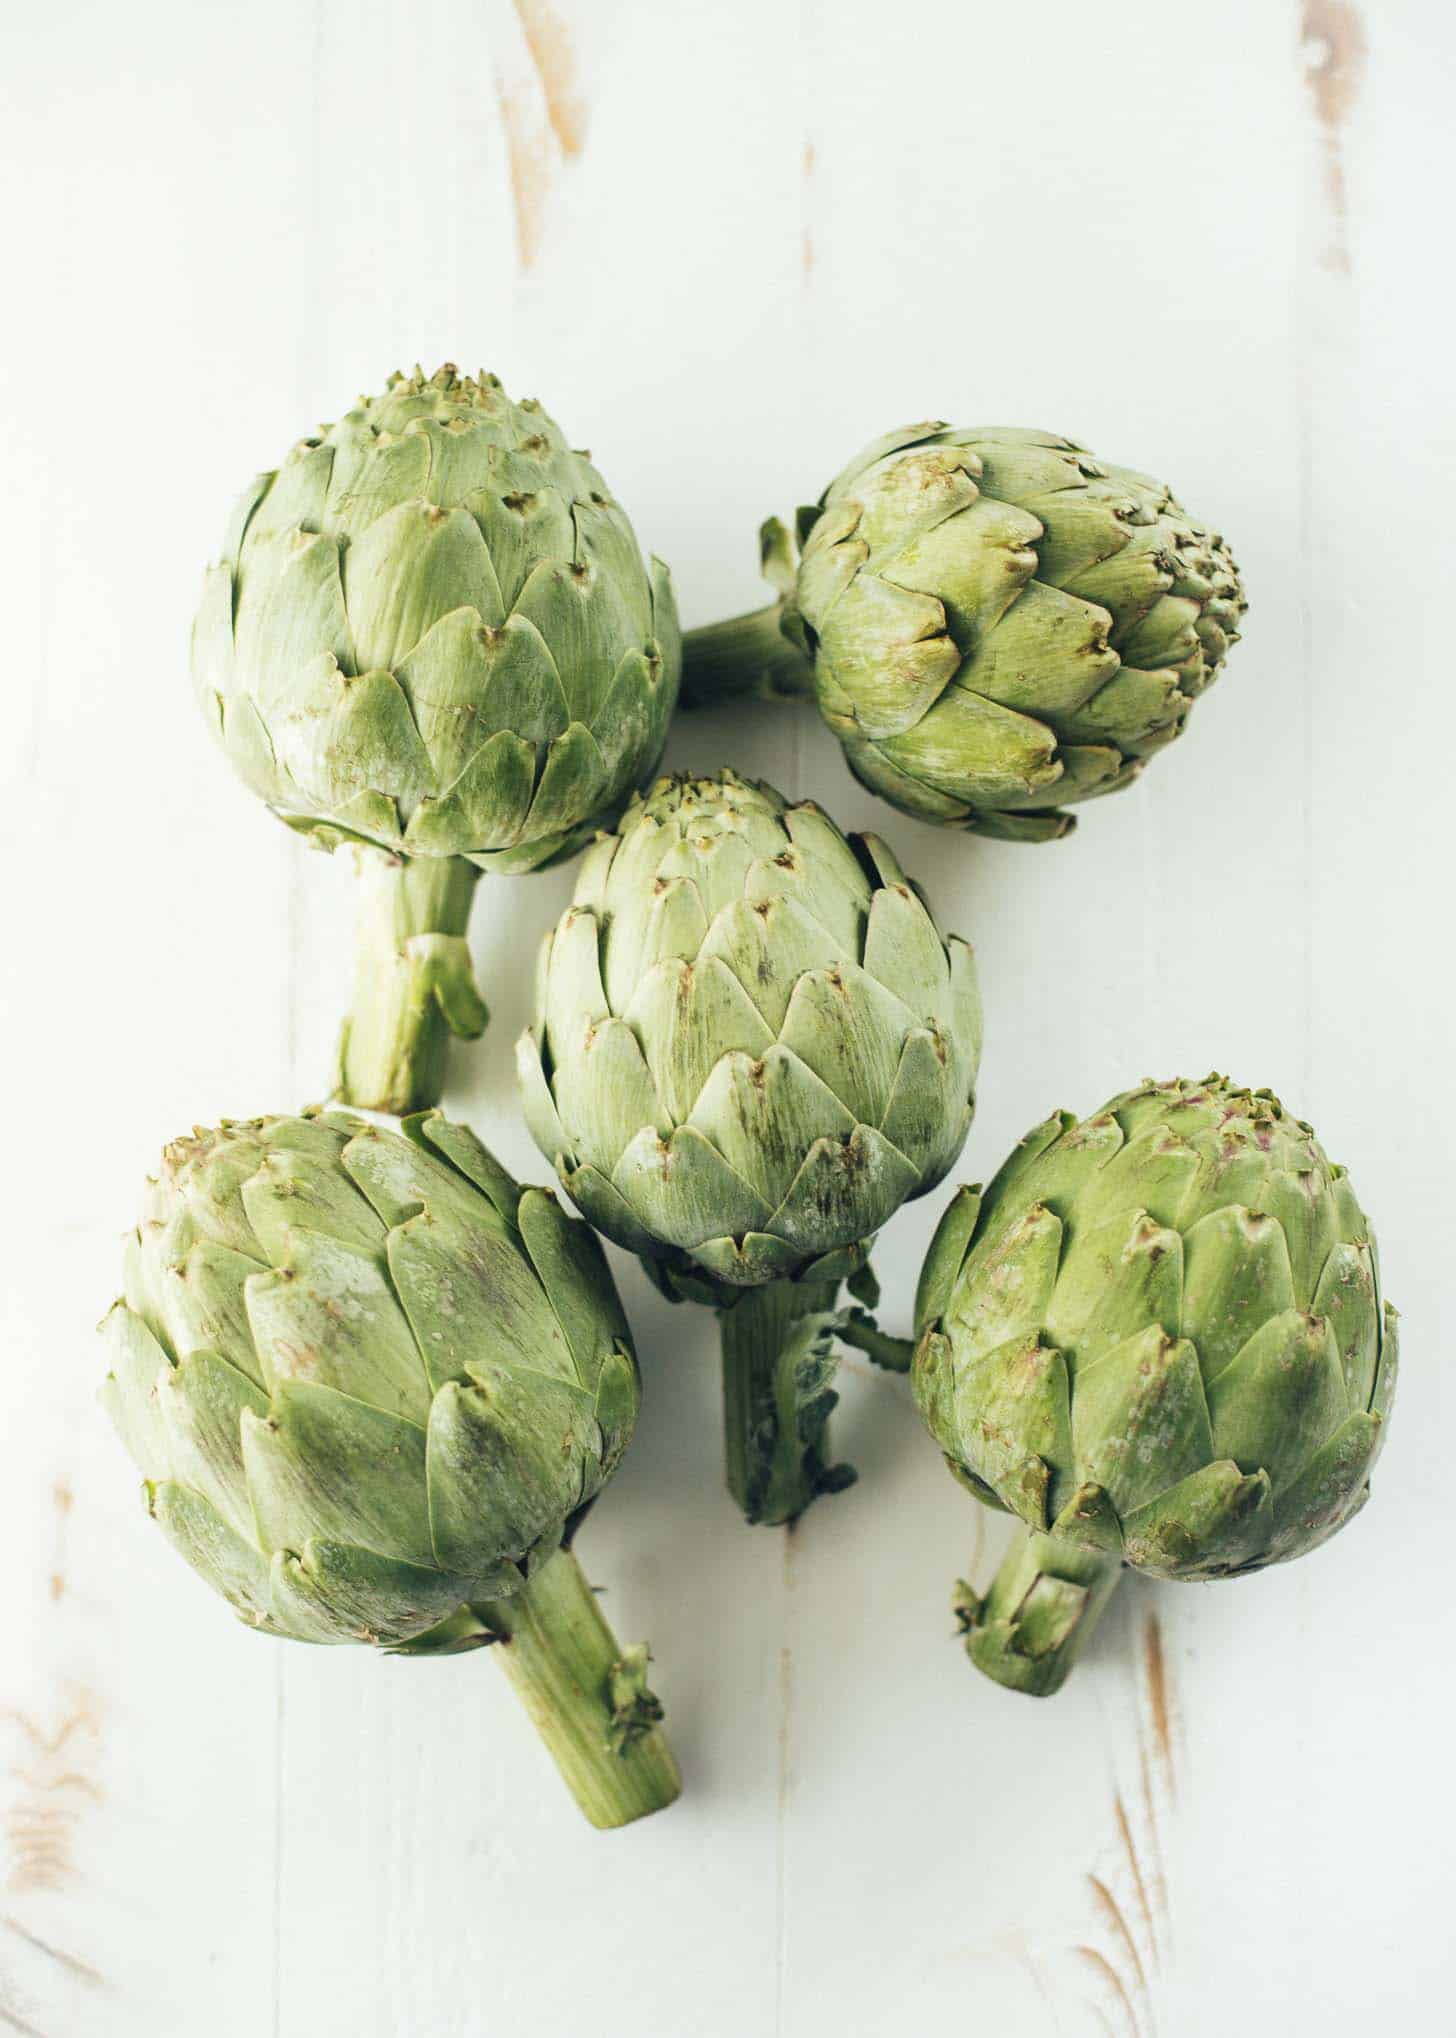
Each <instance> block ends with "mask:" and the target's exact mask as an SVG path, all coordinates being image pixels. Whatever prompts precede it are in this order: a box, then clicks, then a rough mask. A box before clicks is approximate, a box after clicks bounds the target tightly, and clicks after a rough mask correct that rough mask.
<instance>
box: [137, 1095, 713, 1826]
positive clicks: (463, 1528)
mask: <svg viewBox="0 0 1456 2038" xmlns="http://www.w3.org/2000/svg"><path fill="white" fill-rule="evenodd" d="M102 1328H103V1331H104V1333H105V1335H106V1338H107V1341H108V1344H109V1346H110V1350H111V1355H112V1362H113V1371H112V1373H111V1374H110V1376H109V1378H108V1380H107V1382H106V1384H105V1387H104V1388H103V1390H102V1398H103V1402H104V1404H105V1406H106V1407H107V1410H108V1412H109V1413H110V1415H111V1418H112V1421H113V1422H114V1424H115V1426H116V1428H117V1431H118V1432H119V1434H120V1436H121V1440H122V1442H123V1443H124V1444H125V1445H126V1448H127V1450H128V1451H129V1452H130V1454H131V1456H132V1458H133V1459H134V1461H135V1462H136V1464H137V1466H138V1467H139V1469H140V1470H141V1472H142V1474H143V1476H144V1478H145V1480H146V1486H145V1494H146V1500H147V1506H148V1509H149V1511H150V1512H151V1514H152V1516H153V1518H154V1519H155V1520H156V1521H157V1522H158V1523H159V1524H160V1526H161V1528H162V1530H163V1532H164V1533H165V1534H166V1536H167V1537H168V1539H169V1540H170V1541H171V1542H172V1543H173V1544H174V1545H175V1546H176V1548H177V1549H178V1550H180V1551H181V1553H182V1555H183V1556H184V1557H185V1558H186V1559H187V1561H188V1563H190V1564H191V1565H192V1566H193V1567H194V1569H195V1570H197V1571H199V1572H200V1573H201V1574H202V1576H203V1577H204V1578H205V1579H206V1580H207V1582H208V1583H209V1584H210V1585H211V1586H213V1587H214V1588H215V1590H217V1591H218V1592H220V1593H221V1594H222V1595H223V1597H224V1598H225V1599H226V1600H228V1602H229V1603H230V1604H231V1606H232V1607H233V1609H234V1610H235V1612H237V1613H238V1614H239V1615H241V1617H242V1618H243V1620H245V1621H246V1622H247V1623H248V1624H249V1625H250V1626H252V1627H255V1628H259V1629H261V1630H262V1631H263V1632H264V1633H265V1634H272V1635H287V1636H291V1637H293V1638H294V1639H295V1640H298V1641H305V1642H365V1643H369V1644H371V1645H372V1646H374V1647H375V1648H380V1649H386V1650H390V1651H394V1652H400V1653H405V1654H411V1655H422V1656H428V1655H443V1654H449V1653H453V1652H456V1651H459V1650H462V1649H470V1648H474V1647H477V1646H479V1645H481V1644H484V1643H488V1642H501V1643H502V1644H503V1646H502V1647H501V1648H500V1649H499V1650H498V1651H497V1655H498V1656H499V1657H500V1658H501V1660H502V1661H503V1662H504V1663H505V1665H506V1668H507V1670H508V1671H509V1672H510V1675H511V1678H512V1681H513V1682H514V1683H515V1684H516V1686H517V1688H518V1689H519V1691H520V1692H521V1695H522V1697H523V1699H524V1700H525V1703H526V1705H527V1707H528V1708H529V1710H530V1712H531V1715H532V1718H533V1719H534V1720H535V1722H536V1724H537V1726H538V1728H539V1729H540V1731H541V1734H542V1736H543V1738H544V1739H545V1741H546V1744H547V1746H548V1747H549V1749H550V1750H551V1753H552V1755H553V1756H554V1757H555V1759H556V1762H557V1764H558V1765H559V1767H560V1769H561V1772H562V1775H563V1776H564V1777H565V1779H566V1781H567V1783H568V1784H569V1785H570V1787H571V1789H572V1791H573V1792H574V1794H575V1796H576V1798H577V1801H578V1803H579V1804H580V1805H581V1807H582V1810H583V1811H584V1812H585V1813H586V1815H587V1817H588V1818H589V1819H590V1820H591V1821H592V1823H593V1824H594V1825H598V1826H615V1825H622V1824H625V1823H626V1821H627V1820H629V1819H634V1818H638V1817H640V1816H641V1815H642V1814H643V1813H645V1812H650V1811H655V1810H657V1809H658V1808H659V1807H661V1806H663V1805H666V1804H669V1803H671V1801H672V1799H673V1798H674V1797H675V1796H676V1795H677V1792H678V1789H679V1780H678V1775H677V1770H676V1767H675V1765H674V1763H673V1759H672V1756H671V1754H670V1752H669V1751H668V1749H667V1746H666V1744H665V1743H664V1741H663V1739H662V1736H661V1734H660V1733H659V1732H658V1731H657V1727H656V1722H657V1721H658V1720H659V1719H660V1718H661V1716H662V1715H661V1707H660V1706H659V1705H658V1703H657V1701H656V1699H655V1698H654V1697H653V1695H652V1694H651V1692H650V1691H649V1690H648V1688H647V1684H646V1663H647V1654H646V1650H645V1649H643V1648H640V1647H639V1648H636V1649H628V1650H622V1649H620V1648H619V1647H618V1645H617V1643H616V1641H615V1640H614V1639H613V1636H612V1634H611V1631H610V1630H609V1628H608V1627H607V1625H606V1622H605V1621H604V1620H603V1618H602V1616H601V1613H600V1611H599V1610H598V1607H597V1602H596V1599H595V1596H594V1595H593V1593H592V1590H591V1588H590V1587H589V1586H588V1585H587V1583H586V1581H585V1579H584V1578H583V1576H582V1574H581V1570H580V1568H579V1566H578V1564H577V1561H576V1559H575V1557H574V1556H573V1555H572V1554H571V1551H570V1548H569V1544H570V1540H571V1535H572V1531H573V1530H574V1528H575V1526H576V1524H577V1523H578V1522H579V1520H580V1518H581V1515H582V1512H583V1510H584V1509H585V1508H586V1507H587V1506H588V1504H589V1503H590V1502H591V1501H592V1499H593V1498H594V1497H595V1495H596V1494H597V1493H598V1492H599V1491H600V1489H601V1487H602V1486H603V1485H604V1484H605V1483H606V1481H607V1480H608V1479H609V1478H610V1477H611V1475H612V1472H613V1470H614V1469H615V1467H616V1465H617V1462H618V1460H619V1459H620V1457H621V1455H622V1452H623V1451H624V1449H625V1448H626V1446H627V1443H628V1441H629V1439H630V1438H631V1435H632V1430H633V1426H634V1424H635V1422H636V1419H637V1406H638V1398H639V1388H638V1376H637V1364H636V1359H635V1357H634V1355H633V1351H632V1344H631V1338H630V1334H629V1332H628V1329H627V1323H626V1319H625V1318H624V1316H623V1314H622V1310H621V1305H620V1304H619V1302H618V1300H617V1294H616V1290H615V1288H614V1287H613V1285H612V1278H611V1275H610V1274H609V1273H608V1271H607V1267H606V1263H605V1261H604V1259H603V1257H602V1252H601V1248H600V1246H599V1245H598V1244H597V1241H596V1240H595V1239H594V1238H593V1237H592V1235H591V1232H590V1231H589V1230H588V1228H587V1227H586V1226H585V1225H584V1224H581V1223H579V1222H578V1221H576V1220H575V1219H572V1218H568V1217H566V1216H565V1215H564V1214H563V1212H562V1211H561V1209H560V1207H559V1205H558V1204H557V1202H556V1199H555V1198H554V1197H553V1196H551V1195H549V1194H547V1193H546V1192H545V1191H544V1190H541V1189H530V1188H527V1189H522V1188H521V1187H520V1186H519V1185H518V1184H517V1183H515V1182H514V1181H512V1180H511V1178H510V1176H509V1175H508V1174H507V1173H506V1172H505V1170H504V1169H503V1168H502V1167H500V1165H499V1164H498V1163H497V1162H496V1161H495V1160H493V1159H492V1157H491V1156H490V1154H489V1153H487V1152H486V1150H485V1148H484V1147H483V1146H482V1145H481V1144H480V1142H479V1141H478V1140H477V1139H475V1138H474V1136H473V1135H472V1134H471V1133H469V1132H466V1131H464V1130H462V1129H461V1128H460V1127H458V1126H453V1125H450V1124H447V1123H446V1121H445V1120H444V1119H443V1118H441V1117H440V1116H439V1115H438V1113H431V1114H429V1115H428V1116H424V1117H421V1118H416V1119H410V1120H407V1121H406V1122H405V1125H404V1127H403V1130H402V1131H401V1132H391V1131H384V1130H382V1129H380V1128H379V1127H377V1126H375V1125H373V1124H370V1123H368V1122H366V1121H365V1120H363V1119H359V1118H355V1117H353V1116H350V1115H348V1114H345V1113H330V1114H327V1115H322V1116H320V1115H309V1116H305V1117H301V1118H258V1119H253V1120H251V1121H249V1122H248V1123H245V1124H244V1123H224V1124H223V1125H222V1126H221V1127H220V1128H219V1129H218V1130H217V1131H198V1132H197V1133H195V1135H194V1136H193V1137H192V1138H190V1139H179V1140H177V1141H175V1142H174V1143H173V1144H172V1145H171V1146H169V1147H168V1148H167V1149H166V1151H165V1153H164V1154H163V1157H162V1166H161V1171H160V1173H159V1175H158V1176H157V1177H156V1178H155V1179H154V1180H153V1181H151V1182H149V1184H148V1188H147V1194H146V1199H145V1204H144V1210H143V1216H142V1222H141V1224H140V1226H139V1228H138V1229H137V1231H136V1232H135V1233H133V1235H132V1237H131V1240H130V1242H129V1246H128V1250H127V1255H126V1275H125V1296H124V1299H123V1300H122V1301H119V1302H118V1303H116V1305H115V1307H114V1308H113V1309H112V1311H111V1313H110V1314H109V1316H108V1317H107V1318H106V1321H105V1323H104V1324H103V1326H102Z"/></svg>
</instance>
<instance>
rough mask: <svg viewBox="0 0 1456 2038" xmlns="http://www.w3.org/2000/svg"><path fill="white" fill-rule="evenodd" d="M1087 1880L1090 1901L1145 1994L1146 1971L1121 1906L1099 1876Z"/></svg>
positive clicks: (1092, 1876)
mask: <svg viewBox="0 0 1456 2038" xmlns="http://www.w3.org/2000/svg"><path fill="white" fill-rule="evenodd" d="M1087 1880H1088V1882H1089V1883H1090V1884H1091V1886H1092V1901H1093V1902H1094V1903H1095V1904H1096V1906H1097V1909H1098V1910H1099V1911H1100V1912H1101V1914H1102V1917H1103V1920H1104V1922H1105V1923H1106V1924H1107V1925H1108V1926H1109V1927H1110V1929H1111V1931H1112V1933H1113V1935H1114V1937H1115V1938H1116V1939H1117V1940H1118V1942H1119V1943H1120V1944H1121V1946H1122V1948H1123V1950H1124V1951H1125V1952H1126V1954H1127V1957H1128V1959H1129V1960H1130V1961H1131V1962H1132V1965H1133V1972H1134V1973H1135V1974H1136V1976H1137V1985H1138V1988H1139V1989H1140V1990H1141V1991H1143V1992H1144V1993H1146V1991H1147V1986H1148V1974H1147V1969H1146V1968H1145V1967H1144V1966H1143V1957H1142V1955H1141V1954H1140V1953H1139V1952H1138V1950H1137V1941H1136V1940H1135V1939H1134V1938H1133V1936H1132V1933H1131V1932H1130V1931H1129V1930H1128V1925H1127V1919H1126V1918H1125V1917H1124V1916H1123V1914H1122V1905H1121V1904H1120V1903H1119V1902H1118V1901H1117V1898H1116V1897H1115V1896H1114V1895H1113V1894H1112V1891H1111V1890H1110V1889H1109V1888H1108V1886H1107V1884H1106V1883H1105V1882H1104V1881H1103V1880H1102V1878H1101V1876H1100V1875H1089V1876H1088V1877H1087Z"/></svg>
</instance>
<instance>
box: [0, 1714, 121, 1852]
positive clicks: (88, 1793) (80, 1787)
mask: <svg viewBox="0 0 1456 2038" xmlns="http://www.w3.org/2000/svg"><path fill="white" fill-rule="evenodd" d="M0 1719H5V1720H9V1721H10V1722H11V1723H12V1725H14V1726H16V1727H18V1728H19V1730H20V1733H21V1734H22V1735H23V1737H24V1739H25V1741H26V1743H27V1744H28V1747H29V1750H30V1753H29V1755H28V1756H27V1757H26V1759H25V1760H23V1761H21V1762H17V1763H13V1764H12V1765H11V1768H10V1774H11V1775H12V1776H13V1777H15V1778H16V1779H17V1780H18V1781H19V1783H20V1784H21V1786H22V1789H21V1793H20V1795H19V1796H18V1798H17V1799H16V1801H15V1803H14V1804H13V1805H12V1806H11V1807H10V1809H9V1811H8V1813H7V1814H6V1820H5V1837H6V1843H7V1852H8V1854H9V1857H10V1865H9V1869H8V1872H7V1875H6V1887H7V1888H9V1889H12V1890H16V1891H23V1890H31V1889H52V1890H54V1889H61V1888H63V1887H64V1886H65V1885H66V1884H67V1883H68V1882H70V1881H72V1880H73V1879H74V1877H75V1875H76V1866H75V1860H74V1853H75V1839H76V1829H77V1825H78V1822H79V1820H80V1815H81V1810H82V1806H83V1803H84V1802H85V1801H88V1800H89V1801H90V1802H91V1803H93V1804H99V1803H100V1802H101V1801H102V1798H103V1792H102V1789H101V1786H100V1784H99V1783H98V1782H97V1781H96V1778H95V1777H94V1775H92V1774H91V1772H90V1770H89V1768H88V1767H87V1766H86V1764H85V1761H84V1754H83V1753H78V1751H76V1750H75V1749H74V1748H73V1747H72V1745H71V1744H72V1742H73V1741H74V1739H75V1737H76V1736H77V1735H78V1734H82V1733H85V1734H87V1735H89V1736H90V1737H91V1741H92V1743H93V1744H94V1743H95V1742H96V1741H97V1739H98V1736H99V1723H98V1718H97V1711H96V1707H95V1705H94V1702H93V1700H92V1699H91V1698H90V1696H89V1695H85V1694H83V1695H82V1696H81V1697H80V1698H79V1699H78V1700H77V1701H76V1702H75V1704H74V1706H73V1708H72V1710H71V1711H70V1712H69V1713H67V1714H66V1715H65V1716H64V1717H63V1719H62V1720H61V1723H60V1725H59V1726H58V1727H57V1728H56V1729H55V1730H54V1731H52V1732H48V1731H47V1730H46V1729H44V1728H43V1727H41V1726H39V1725H38V1724H37V1722H36V1721H35V1720H34V1719H32V1718H31V1717H30V1715H29V1714H27V1713H23V1712H20V1711H17V1710H16V1709H14V1708H12V1707H7V1708H4V1709H0ZM63 1758H64V1759H63Z"/></svg>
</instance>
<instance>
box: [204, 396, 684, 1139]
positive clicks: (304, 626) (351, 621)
mask: <svg viewBox="0 0 1456 2038" xmlns="http://www.w3.org/2000/svg"><path fill="white" fill-rule="evenodd" d="M192 652H193V661H192V662H193V675H194V679H195V682H196V686H197V692H198V697H199V699H200V701H201V704H202V708H203V712H204V714H205V715H206V717H207V720H208V722H209V723H210V725H211V727H212V728H213V730H214V732H215V733H216V735H217V736H218V737H219V739H220V740H221V742H222V745H223V747H224V749H225V750H226V752H227V754H228V756H229V757H230V758H231V760H232V762H233V764H234V766H235V768H236V769H237V771H238V773H239V774H240V776H241V777H242V778H243V779H244V780H245V782H246V783H247V784H248V785H249V786H251V787H252V789H253V791H254V792H256V793H257V794H258V795H259V796H260V797H261V798H262V799H264V800H266V801H267V803H268V805H269V806H270V807H271V808H272V809H273V811H274V812H275V813H276V814H278V815H280V816H281V818H282V819H283V820H285V821H287V822H288V823H289V825H290V826H292V827H294V828H297V829H299V830H301V831H302V832H304V833H305V834H307V836H308V837H309V839H310V840H311V841H313V842H314V843H316V844H318V845H320V846H321V847H323V848H326V849H333V848H334V847H336V846H337V845H338V844H340V843H348V844H350V845H352V846H353V847H354V848H355V849H356V850H357V852H358V856H359V861H360V863H361V865H362V866H364V868H365V869H366V871H367V874H368V884H367V887H366V890H365V895H364V903H363V911H362V917H361V927H360V943H359V973H358V986H357V990H356V994H355V1000H354V1007H353V1012H352V1015H351V1017H350V1018H349V1020H348V1021H347V1022H346V1024H345V1028H344V1033H343V1038H342V1041H341V1045H340V1055H339V1083H338V1090H339V1094H340V1096H342V1097H343V1098H344V1100H345V1101H346V1102H349V1103H354V1104H362V1105H367V1106H371V1107H376V1108H378V1109H381V1110H388V1111H395V1112H404V1111H411V1110H416V1109H419V1108H421V1107H423V1106H425V1105H428V1104H432V1103H435V1102H436V1101H437V1100H438V1098H439V1096H440V1093H441V1088H442V1085H443V1081H444V1067H445V1054H446V1047H447V1036H448V1033H449V1032H453V1033H456V1034H458V1035H461V1036H464V1037H473V1036H474V1035H476V1034H478V1033H479V1032H480V1031H481V1029H482V1028H483V1026H484V1024H485V1019H486V1012H485V1006H484V1004H483V1003H482V1001H481V998H480V994H479V992H478V990H477V989H476V986H475V980H474V977H473V975H472V973H471V967H470V954H469V949H468V947H467V944H466V940H465V933H466V926H467V922H468V919H469V914H470V905H471V899H472V895H473V893H474V890H475V886H476V883H477V881H478V879H479V876H480V873H481V872H482V871H492V870H494V871H529V870H535V869H537V868H539V867H540V866H542V865H544V864H548V863H552V862H554V861H556V860H557V859H558V858H561V857H565V856H571V855H574V854H575V852H576V851H577V850H578V849H579V848H580V847H581V846H582V844H583V843H585V842H587V841H588V840H590V838H591V836H592V835H593V833H594V832H595V831H596V830H597V829H598V828H600V827H603V826H605V825H609V824H610V822H611V821H612V820H613V819H614V818H615V817H616V815H617V814H618V813H619V812H620V811H621V808H622V805H623V802H624V801H625V800H626V798H627V795H628V793H629V792H630V791H631V790H632V789H633V788H634V787H635V786H637V785H638V784H640V783H641V782H642V781H643V780H644V779H646V778H647V777H649V776H650V775H651V773H652V772H653V771H655V769H656V767H657V760H658V757H659V755H660V754H661V750H662V745H663V740H664V737H665V735H666V731H667V725H668V721H669V719H670V717H671V715H672V711H673V706H674V704H675V702H676V699H677V686H678V670H679V663H680V646H679V635H678V625H677V616H676V611H675V609H674V606H673V598H672V587H671V583H670V581H669V578H668V574H667V569H666V567H665V566H663V565H662V563H661V562H660V561H659V560H655V559H654V560H653V561H652V562H651V565H650V567H649V566H646V565H644V563H643V560H642V555H641V553H640V552H639V550H638V547H637V540H636V538H635V537H634V536H633V533H632V526H631V525H630V524H629V523H628V521H627V518H626V516H625V514H624V513H623V511H622V509H621V507H620V506H619V505H618V504H617V503H616V502H615V501H614V500H613V499H612V497H611V496H610V495H609V493H608V490H607V485H606V483H605V482H604V481H603V480H602V477H601V476H600V475H599V474H598V473H597V471H596V469H595V468H594V467H593V466H592V465H591V462H590V460H589V458H588V456H587V455H586V454H584V453H576V452H572V451H571V449H570V448H569V447H568V445H567V443H566V441H565V439H564V438H563V437H562V434H561V432H560V430H559V428H558V427H557V426H556V425H555V424H553V423H552V421H551V419H550V418H549V417H548V416H547V415H546V413H545V411H543V410H542V409H541V407H540V405H539V404H538V403H536V402H535V401H534V400H527V401H525V402H523V403H519V404H516V403H512V402H511V401H510V399H509V398H508V397H507V396H506V394H505V391H504V390H503V389H502V388H501V385H500V383H499V382H498V381H497V380H496V378H495V376H493V375H486V374H484V373H482V374H481V375H480V376H479V377H478V378H472V377H470V376H466V377H464V378H463V379H462V378H461V377H460V376H459V375H457V373H456V371H455V369H454V368H453V367H451V366H449V365H446V366H445V367H443V368H441V369H440V370H439V372H438V373H437V374H435V375H433V376H431V377H430V379H429V380H428V381H426V380H425V379H424V377H423V376H422V375H421V374H420V372H419V371H418V370H416V372H415V374H414V375H413V376H403V375H394V376H392V377H391V378H390V381H389V384H388V386H387V388H386V390H385V392H384V394H383V395H382V396H379V397H361V398H360V400H359V402H358V404H357V406H356V407H355V408H354V409H353V410H351V411H349V412H348V413H347V415H346V416H345V417H343V418H341V419H340V421H339V422H338V423H337V424H334V425H326V426H322V427H320V430H319V432H318V434H317V435H316V436H314V437H312V438H307V439H303V440H301V441H300V442H299V444H298V445H296V446H295V447H294V448H293V451H292V452H291V453H290V454H289V455H288V457H287V459H286V460H285V461H284V463H283V465H282V466H281V467H280V468H279V469H278V470H277V472H276V473H270V474H261V475H259V476H258V478H257V480H256V481H254V483H253V484H252V486H251V487H250V488H249V489H248V491H247V493H246V494H245V495H244V496H243V498H242V500H241V502H240V503H239V504H238V507H237V509H236V511H235V512H234V515H233V520H232V524H231V527H230V529H229V531H228V534H227V537H226V539H225V541H224V546H223V556H222V559H221V561H220V562H219V564H218V565H216V566H214V567H213V568H212V569H211V571H210V572H209V574H208V576H207V580H206V584H205V587H204V591H203V597H202V604H201V607H200V609H199V611H198V616H197V621H196V624H195V626H194V630H193V640H192Z"/></svg>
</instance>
